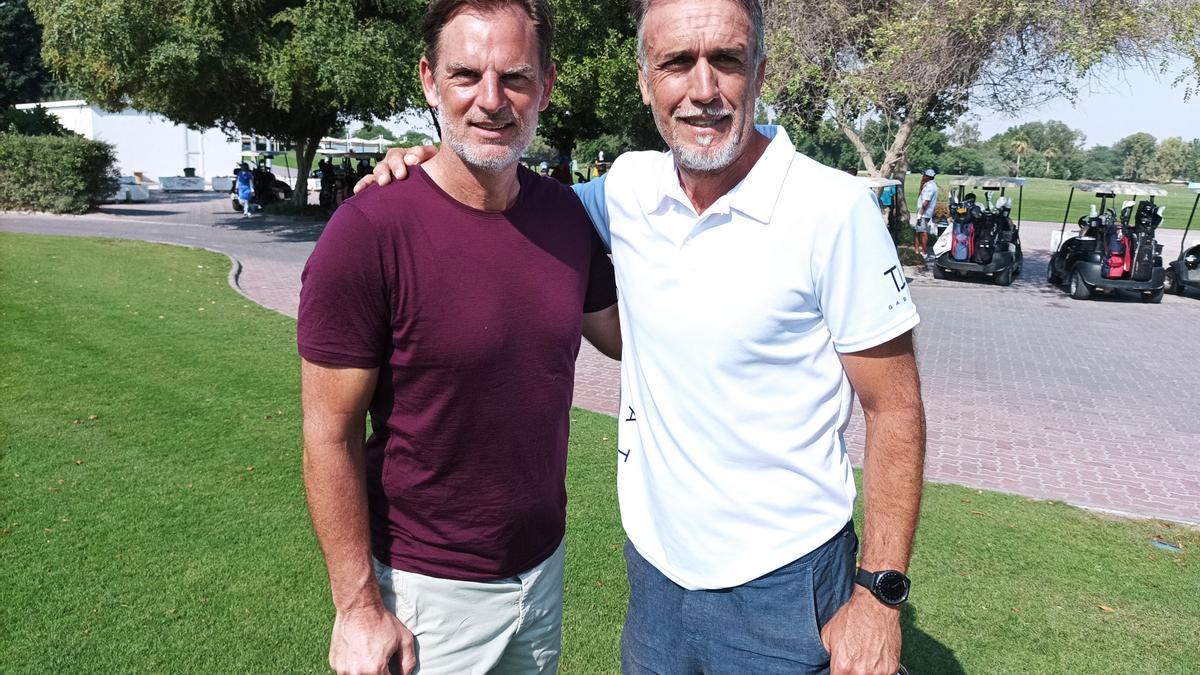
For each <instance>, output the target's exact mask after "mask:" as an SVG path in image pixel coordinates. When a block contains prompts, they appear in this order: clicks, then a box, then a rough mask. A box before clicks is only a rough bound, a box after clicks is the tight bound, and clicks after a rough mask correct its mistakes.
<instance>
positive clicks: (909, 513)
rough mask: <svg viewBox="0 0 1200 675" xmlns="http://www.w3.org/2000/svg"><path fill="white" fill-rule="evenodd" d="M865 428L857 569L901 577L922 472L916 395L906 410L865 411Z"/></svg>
mask: <svg viewBox="0 0 1200 675" xmlns="http://www.w3.org/2000/svg"><path fill="white" fill-rule="evenodd" d="M866 427H867V434H866V435H867V438H866V450H865V457H864V459H863V514H864V522H863V540H862V561H861V566H862V567H863V569H867V570H870V571H873V572H874V571H878V570H883V569H893V570H899V571H901V572H906V571H907V570H908V561H909V556H910V555H911V553H912V542H913V536H914V534H915V533H916V529H917V520H918V517H919V513H920V509H921V488H922V484H923V476H924V469H925V413H924V408H923V406H922V405H921V401H920V396H919V394H917V395H916V397H915V400H913V401H911V402H909V403H908V404H907V405H898V406H893V407H889V408H888V409H886V410H882V411H878V412H874V413H872V412H867V413H866Z"/></svg>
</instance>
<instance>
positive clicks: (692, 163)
mask: <svg viewBox="0 0 1200 675" xmlns="http://www.w3.org/2000/svg"><path fill="white" fill-rule="evenodd" d="M671 140H673V141H674V140H676V139H675V138H674V134H672V138H671ZM741 145H742V132H741V130H737V131H734V132H733V135H732V136H730V137H729V140H727V141H726V142H725V146H724V147H722V148H720V149H719V150H717V151H716V153H713V154H701V153H699V152H696V151H694V150H693V149H692V148H690V147H682V146H681V145H680V144H679V143H678V142H676V143H673V144H671V152H672V153H673V154H674V155H675V162H676V163H677V164H679V167H680V168H681V169H685V170H687V171H692V172H694V173H716V172H718V171H722V170H724V169H726V168H728V167H729V165H730V164H733V160H735V159H737V153H738V149H739V148H740V147H741Z"/></svg>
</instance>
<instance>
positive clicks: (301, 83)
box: [30, 0, 425, 204]
mask: <svg viewBox="0 0 1200 675" xmlns="http://www.w3.org/2000/svg"><path fill="white" fill-rule="evenodd" d="M30 2H31V6H32V8H33V11H34V14H36V15H37V18H38V20H39V21H40V22H41V24H42V25H43V26H44V34H43V48H42V56H43V58H44V59H45V61H46V64H47V66H49V68H50V69H51V71H52V72H53V73H55V74H56V75H58V76H60V77H61V79H63V80H64V81H65V82H66V83H68V84H69V85H71V86H73V87H75V88H76V89H78V90H79V91H80V92H81V93H82V94H83V95H84V96H85V97H86V98H87V99H88V100H89V101H92V102H93V103H96V104H98V105H100V106H101V107H103V108H105V109H108V110H120V109H124V108H128V107H133V108H137V109H140V110H145V111H149V112H155V113H159V114H161V115H163V116H165V117H167V118H168V119H170V120H172V121H174V122H176V123H179V124H185V125H188V126H191V127H212V126H217V127H220V128H223V129H225V130H226V131H228V132H230V133H234V132H235V131H240V132H243V133H253V134H256V135H261V136H270V137H274V138H277V139H280V140H284V141H289V142H291V143H292V144H294V145H295V147H296V156H297V161H298V163H299V165H300V166H308V165H311V163H312V159H313V156H314V155H315V154H316V148H317V143H318V141H319V140H320V138H321V137H322V136H325V135H326V134H327V133H328V132H329V131H330V129H331V128H333V127H334V126H335V125H336V124H337V123H339V121H341V122H345V121H347V120H349V119H353V118H357V119H370V118H371V117H380V118H386V117H389V116H391V115H393V114H394V113H396V112H397V111H399V110H404V109H407V108H410V107H413V106H415V105H418V104H423V102H424V97H423V95H422V94H421V90H420V86H419V82H418V80H417V76H416V63H417V61H418V59H419V55H420V51H421V44H422V43H421V39H420V36H419V34H418V29H417V26H419V23H420V17H421V14H422V12H423V11H424V9H425V3H424V2H421V1H420V0H377V1H376V2H362V3H348V2H338V1H337V0H309V1H304V0H277V1H276V2H273V3H271V4H269V5H259V4H255V3H243V2H234V3H230V2H225V1H224V0H193V1H192V2H187V3H178V2H173V1H168V0H145V1H143V2H136V3H134V2H108V3H96V2H92V1H91V0H30ZM380 54H387V55H388V58H389V59H390V60H392V61H394V62H395V63H398V64H402V65H403V67H400V68H393V67H382V68H380V67H370V64H373V63H378V61H379V55H380ZM306 179H307V176H305V175H304V173H303V172H301V173H300V174H298V176H297V180H296V190H295V195H294V200H295V202H296V203H297V204H304V203H305V202H306V200H307V180H306Z"/></svg>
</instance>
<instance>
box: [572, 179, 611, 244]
mask: <svg viewBox="0 0 1200 675" xmlns="http://www.w3.org/2000/svg"><path fill="white" fill-rule="evenodd" d="M607 175H608V174H604V175H603V176H598V177H597V178H594V179H592V180H590V181H588V182H586V183H576V184H574V185H572V186H571V189H572V190H574V191H575V196H576V197H579V201H581V202H583V208H584V210H586V211H587V214H588V217H590V218H591V219H592V227H593V228H595V229H596V233H597V234H599V235H600V239H601V240H602V241H603V242H604V248H605V250H611V249H612V235H611V233H610V230H609V228H608V204H607V203H606V202H605V201H604V182H605V177H606V176H607Z"/></svg>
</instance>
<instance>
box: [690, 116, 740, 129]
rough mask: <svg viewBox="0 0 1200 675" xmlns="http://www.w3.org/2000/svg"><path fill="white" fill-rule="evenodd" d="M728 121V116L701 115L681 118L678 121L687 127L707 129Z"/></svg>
mask: <svg viewBox="0 0 1200 675" xmlns="http://www.w3.org/2000/svg"><path fill="white" fill-rule="evenodd" d="M727 119H729V115H703V116H696V117H681V118H679V120H680V121H681V122H683V123H684V124H687V125H688V126H693V127H700V128H702V129H708V128H712V127H715V126H717V125H718V124H720V123H722V122H724V121H725V120H727Z"/></svg>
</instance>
